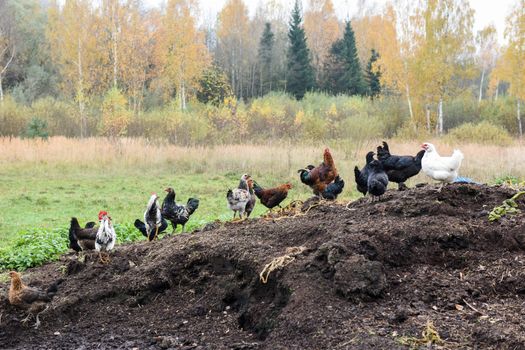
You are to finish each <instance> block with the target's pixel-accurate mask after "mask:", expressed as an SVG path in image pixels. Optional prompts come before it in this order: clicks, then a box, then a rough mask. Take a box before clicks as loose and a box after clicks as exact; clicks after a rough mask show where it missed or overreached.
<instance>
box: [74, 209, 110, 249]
mask: <svg viewBox="0 0 525 350" xmlns="http://www.w3.org/2000/svg"><path fill="white" fill-rule="evenodd" d="M104 214H106V215H107V212H105V211H103V210H102V211H100V212H99V213H98V220H99V221H100V220H102V216H103V215H104ZM97 232H98V227H96V224H95V222H88V223H87V224H86V226H85V228H82V227H80V224H79V223H78V219H77V218H71V223H70V225H69V247H70V248H71V249H73V250H74V251H76V252H77V253H78V252H81V251H83V250H94V249H95V240H96V238H97Z"/></svg>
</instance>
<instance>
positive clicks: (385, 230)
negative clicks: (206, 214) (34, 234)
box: [0, 184, 525, 349]
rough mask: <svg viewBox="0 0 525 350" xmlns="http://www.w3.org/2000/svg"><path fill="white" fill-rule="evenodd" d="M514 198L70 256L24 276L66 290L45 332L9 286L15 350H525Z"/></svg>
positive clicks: (407, 205)
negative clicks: (101, 258) (506, 211)
mask: <svg viewBox="0 0 525 350" xmlns="http://www.w3.org/2000/svg"><path fill="white" fill-rule="evenodd" d="M514 193H515V191H513V190H511V189H509V188H505V187H488V186H478V185H464V184H455V185H449V186H446V187H445V188H444V189H443V190H442V192H441V193H438V192H437V191H436V188H435V187H432V186H425V187H421V188H414V189H411V190H408V191H404V192H398V191H389V192H387V194H386V195H385V196H384V198H383V201H381V202H370V200H369V199H368V198H363V199H360V200H357V201H355V202H352V203H351V204H349V205H348V206H346V205H345V204H346V203H318V204H314V205H308V208H309V210H308V212H307V213H304V211H303V212H301V211H300V210H297V211H296V212H295V215H292V214H291V213H288V214H287V216H285V217H279V218H277V219H276V218H262V219H253V220H247V221H245V222H242V223H212V224H209V225H207V226H206V227H205V228H204V229H202V230H201V231H198V232H194V233H191V234H183V235H175V236H168V237H165V238H163V239H161V240H159V241H156V242H153V243H148V242H140V243H135V244H127V245H121V246H118V247H117V249H116V250H115V251H114V252H113V254H112V262H111V263H110V264H109V265H102V264H100V263H99V262H98V260H97V257H96V256H95V255H93V256H87V257H86V259H85V262H79V261H78V260H77V257H76V255H73V254H68V255H65V256H63V257H62V258H61V260H60V261H57V262H54V263H51V264H47V265H45V266H42V267H39V268H35V269H31V270H29V271H26V272H25V273H24V274H23V279H24V281H25V282H26V283H28V284H30V285H34V286H46V285H49V284H50V283H52V282H53V281H55V280H57V279H59V278H63V279H64V282H62V284H60V286H59V289H58V293H57V294H56V296H55V298H54V299H53V302H52V303H51V307H50V308H49V309H48V310H47V311H46V312H45V313H44V314H42V316H41V321H42V325H41V326H40V328H39V329H37V330H35V329H33V328H32V327H30V325H31V324H28V326H22V325H21V324H20V320H21V319H22V318H23V317H25V315H24V313H23V312H21V311H18V310H16V309H14V308H12V307H11V306H10V305H9V303H8V302H7V300H6V296H7V289H8V284H7V283H3V284H1V286H0V293H1V297H0V298H1V299H0V307H1V310H0V314H1V316H0V348H25V349H29V348H30V349H40V348H42V349H49V348H53V349H73V348H79V349H94V348H103V349H111V348H122V349H133V348H136V349H290V348H296V349H299V348H300V349H323V348H329V349H348V348H352V349H397V348H399V349H407V347H419V346H425V344H426V343H427V342H433V343H434V345H435V346H436V347H438V348H446V349H455V348H483V349H501V348H521V347H523V344H525V332H524V331H525V324H524V323H523V317H524V314H525V310H524V308H523V303H524V302H525V268H524V263H525V256H524V254H523V252H524V250H525V214H524V213H522V212H519V213H518V214H516V215H513V216H504V217H502V218H501V219H499V220H498V221H496V222H492V223H491V222H489V221H488V219H487V216H488V213H489V212H490V211H491V210H492V209H493V208H494V207H495V206H498V205H501V203H502V201H504V200H505V199H508V198H510V197H512V195H513V194H514ZM518 207H519V208H520V209H521V210H523V209H525V202H524V201H523V199H520V200H519V201H518ZM303 209H306V208H303ZM272 261H273V265H269V264H271V263H272ZM265 267H266V269H265ZM263 270H265V274H264V276H263V277H266V278H267V281H266V283H263V282H262V281H261V276H260V274H261V272H263Z"/></svg>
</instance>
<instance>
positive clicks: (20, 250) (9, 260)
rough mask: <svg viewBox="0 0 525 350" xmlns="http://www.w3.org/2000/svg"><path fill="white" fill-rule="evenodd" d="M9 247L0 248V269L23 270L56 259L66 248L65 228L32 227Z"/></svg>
mask: <svg viewBox="0 0 525 350" xmlns="http://www.w3.org/2000/svg"><path fill="white" fill-rule="evenodd" d="M20 234H21V236H20V238H18V239H17V240H16V241H15V243H14V244H13V245H11V246H9V247H5V248H3V249H2V250H0V270H25V269H27V268H30V267H34V266H39V265H42V264H43V263H46V262H48V261H53V260H57V259H58V257H59V256H60V254H62V253H64V252H65V251H66V250H67V249H68V238H67V237H68V232H67V229H65V228H62V229H55V230H41V229H33V230H27V231H23V232H21V233H20Z"/></svg>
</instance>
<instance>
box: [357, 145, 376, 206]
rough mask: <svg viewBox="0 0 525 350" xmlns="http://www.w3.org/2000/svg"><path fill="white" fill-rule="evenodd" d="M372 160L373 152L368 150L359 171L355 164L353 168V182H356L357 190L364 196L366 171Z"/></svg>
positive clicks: (366, 182)
mask: <svg viewBox="0 0 525 350" xmlns="http://www.w3.org/2000/svg"><path fill="white" fill-rule="evenodd" d="M373 160H374V152H368V153H367V154H366V164H365V166H364V167H363V169H361V171H359V168H358V167H357V165H356V166H355V168H354V175H355V182H356V184H357V190H358V191H359V192H361V193H362V194H363V196H366V193H367V192H368V173H369V171H370V167H369V164H370V162H372V161H373Z"/></svg>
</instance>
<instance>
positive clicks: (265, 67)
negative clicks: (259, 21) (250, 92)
mask: <svg viewBox="0 0 525 350" xmlns="http://www.w3.org/2000/svg"><path fill="white" fill-rule="evenodd" d="M274 42H275V38H274V34H273V32H272V25H271V23H269V22H266V23H265V25H264V32H263V34H262V36H261V41H260V42H259V82H260V93H261V95H265V94H266V93H268V92H269V91H271V90H272V82H273V44H274Z"/></svg>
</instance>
